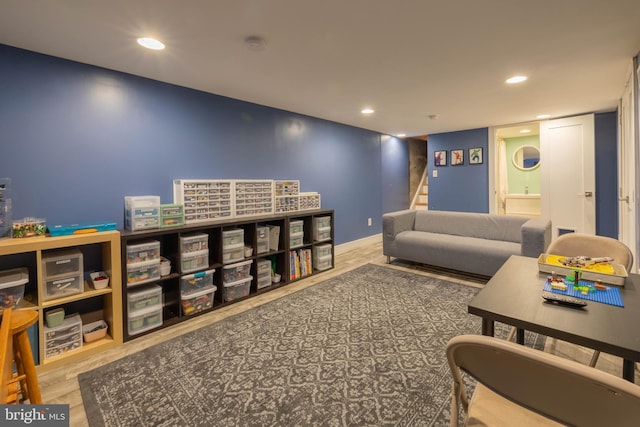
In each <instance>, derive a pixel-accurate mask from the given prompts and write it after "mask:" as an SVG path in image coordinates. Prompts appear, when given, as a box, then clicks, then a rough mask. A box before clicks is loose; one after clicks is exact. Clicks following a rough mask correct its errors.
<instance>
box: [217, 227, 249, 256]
mask: <svg viewBox="0 0 640 427" xmlns="http://www.w3.org/2000/svg"><path fill="white" fill-rule="evenodd" d="M239 246H244V230H243V229H242V228H237V229H235V230H224V231H223V232H222V250H223V251H226V250H227V249H232V248H237V247H239Z"/></svg>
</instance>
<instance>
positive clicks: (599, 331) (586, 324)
mask: <svg viewBox="0 0 640 427" xmlns="http://www.w3.org/2000/svg"><path fill="white" fill-rule="evenodd" d="M547 276H548V274H547V273H539V271H538V260H537V259H535V258H529V257H522V256H512V257H511V258H509V260H507V262H506V263H505V264H504V265H503V266H502V268H500V270H498V272H497V273H496V274H495V275H494V276H493V277H492V278H491V280H489V282H488V283H487V284H486V285H485V287H484V288H483V289H482V290H481V291H480V292H479V293H478V294H477V295H476V296H475V297H474V298H473V299H472V300H471V302H470V303H469V306H468V311H469V313H471V314H475V315H478V316H481V317H482V333H483V334H484V335H491V336H493V333H494V322H496V321H498V322H503V323H506V324H508V325H512V326H515V327H516V328H518V334H517V340H518V342H519V343H521V344H522V343H523V341H524V331H525V330H529V331H533V332H538V333H540V334H543V335H546V336H549V337H554V338H558V339H560V340H563V341H567V342H571V343H574V344H578V345H582V346H584V347H589V348H593V349H594V350H600V351H602V352H604V353H609V354H613V355H616V356H619V357H622V358H623V359H624V362H623V366H622V377H623V378H625V379H626V380H629V381H632V382H633V381H634V371H635V362H638V361H640V330H639V328H640V275H637V274H630V275H629V277H628V278H627V280H626V283H625V286H624V287H623V288H620V294H621V296H622V301H623V303H624V308H623V307H616V306H612V305H608V304H603V303H598V302H591V301H589V302H588V305H587V306H586V307H584V308H582V309H576V308H571V307H566V306H560V305H557V304H551V303H547V302H544V300H543V299H542V288H543V286H544V283H545V280H546V278H547Z"/></svg>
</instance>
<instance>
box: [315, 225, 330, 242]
mask: <svg viewBox="0 0 640 427" xmlns="http://www.w3.org/2000/svg"><path fill="white" fill-rule="evenodd" d="M329 239H331V227H324V228H318V229H315V228H314V229H313V240H315V241H316V242H320V241H323V240H329Z"/></svg>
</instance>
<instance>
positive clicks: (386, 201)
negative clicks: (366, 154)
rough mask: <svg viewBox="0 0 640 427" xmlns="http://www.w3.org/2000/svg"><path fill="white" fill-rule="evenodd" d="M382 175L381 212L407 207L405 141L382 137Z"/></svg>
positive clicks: (407, 146) (408, 199) (407, 170)
mask: <svg viewBox="0 0 640 427" xmlns="http://www.w3.org/2000/svg"><path fill="white" fill-rule="evenodd" d="M382 176H383V180H382V213H383V214H384V213H388V212H393V211H397V210H399V209H409V206H410V201H411V200H410V198H411V196H410V195H409V145H408V144H407V142H406V141H404V140H401V139H398V138H395V137H393V136H387V135H385V136H383V137H382ZM381 220H382V219H381V218H380V219H378V222H379V221H381Z"/></svg>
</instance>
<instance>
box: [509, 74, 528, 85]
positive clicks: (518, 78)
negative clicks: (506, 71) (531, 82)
mask: <svg viewBox="0 0 640 427" xmlns="http://www.w3.org/2000/svg"><path fill="white" fill-rule="evenodd" d="M527 78H528V77H527V76H513V77H510V78H508V79H507V80H506V82H507V83H509V84H515V83H522V82H523V81H525V80H527Z"/></svg>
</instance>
